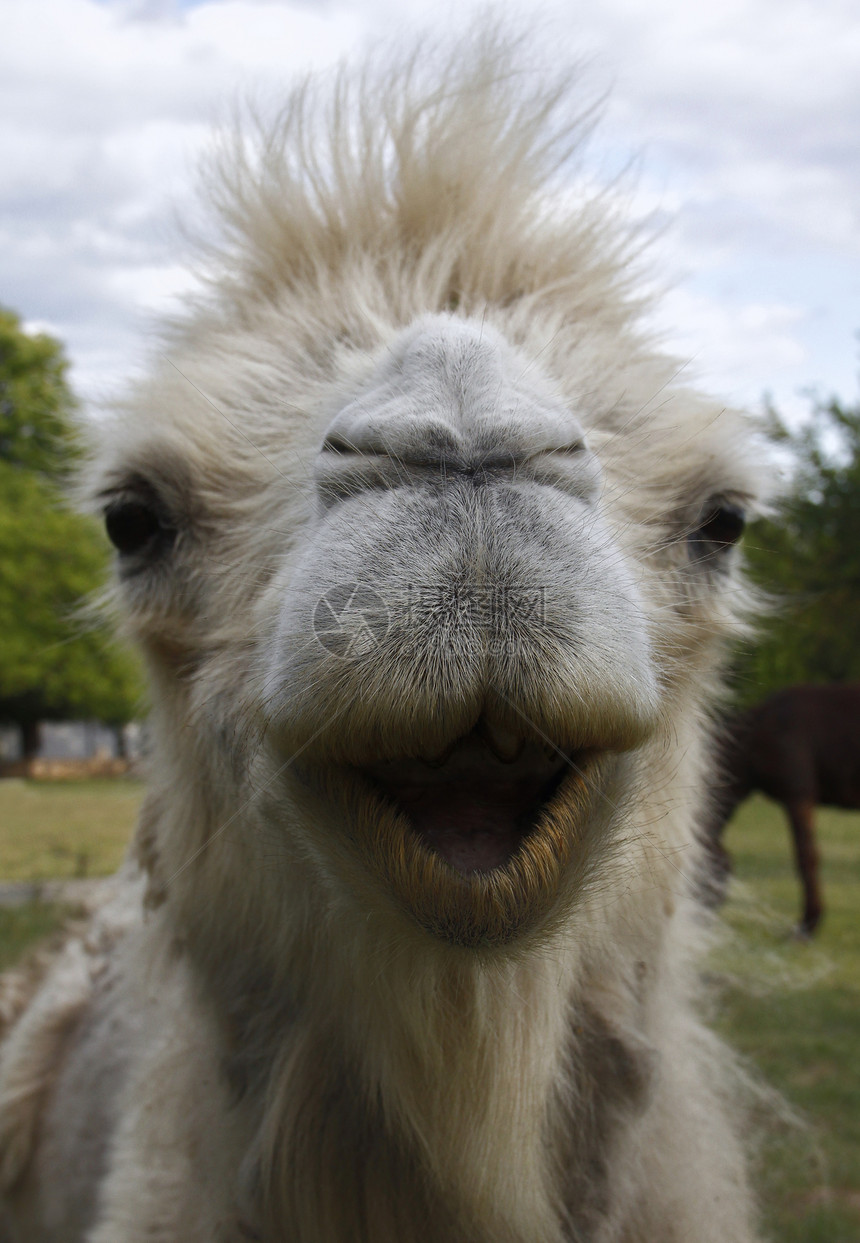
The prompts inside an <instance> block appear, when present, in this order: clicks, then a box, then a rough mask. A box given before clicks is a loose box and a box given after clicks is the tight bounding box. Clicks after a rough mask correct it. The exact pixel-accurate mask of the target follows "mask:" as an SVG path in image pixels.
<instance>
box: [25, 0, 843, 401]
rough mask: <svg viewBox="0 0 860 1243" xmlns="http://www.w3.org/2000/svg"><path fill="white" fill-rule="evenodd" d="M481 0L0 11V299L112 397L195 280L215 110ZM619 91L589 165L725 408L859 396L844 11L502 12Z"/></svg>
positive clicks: (128, 4)
mask: <svg viewBox="0 0 860 1243" xmlns="http://www.w3.org/2000/svg"><path fill="white" fill-rule="evenodd" d="M479 7H484V6H479V5H478V4H477V3H473V0H458V3H456V4H455V5H452V6H451V7H450V9H448V8H446V0H442V3H440V2H439V0H398V2H397V3H394V2H393V0H319V2H315V0H0V29H2V31H3V38H2V42H0V101H2V106H0V169H2V175H0V303H3V304H6V305H8V306H11V307H13V308H14V309H15V310H17V311H18V312H19V313H20V314H21V315H22V317H23V318H24V320H25V322H27V323H28V324H30V325H33V326H35V327H43V328H47V329H49V330H50V331H51V332H53V333H55V334H56V335H58V336H59V337H61V338H62V339H63V340H64V341H65V342H66V344H67V347H68V350H69V353H70V356H71V358H72V362H73V380H74V383H75V385H76V387H77V389H78V391H79V392H80V393H81V394H82V395H83V396H84V397H85V399H86V400H87V401H89V402H91V403H93V404H95V403H98V402H102V401H105V400H109V398H110V394H111V392H112V391H115V389H116V387H117V386H118V385H120V384H121V383H122V381H123V378H124V377H125V376H127V375H129V374H130V373H131V372H133V371H134V369H135V368H136V367H137V366H139V365H140V362H141V359H142V357H143V348H144V347H143V342H144V341H145V340H146V333H147V330H148V327H149V326H150V325H151V324H152V322H153V319H154V317H157V315H158V314H159V312H161V311H164V310H165V309H170V307H171V305H172V304H174V303H175V299H176V297H177V296H178V295H179V294H180V293H181V292H182V290H183V289H185V288H188V284H189V276H188V274H187V271H186V269H185V266H184V255H183V246H182V244H181V242H180V240H179V236H178V234H177V232H176V230H175V227H174V214H173V213H174V209H175V207H176V205H177V204H178V205H179V208H180V211H181V207H182V204H183V202H187V201H188V199H189V194H190V186H191V184H192V179H191V168H192V166H193V163H194V160H195V158H196V157H197V156H198V155H199V153H200V152H201V151H202V150H203V148H204V146H205V144H206V141H207V135H208V134H209V132H210V127H211V122H212V120H213V118H215V117H217V116H218V115H219V114H222V115H223V113H224V111H225V106H227V105H229V103H230V101H231V100H233V99H234V98H235V97H236V96H237V95H239V94H243V93H245V92H248V91H252V92H255V93H262V94H263V95H264V96H267V97H270V98H271V97H272V96H276V94H277V92H278V91H279V90H283V87H284V84H285V82H288V81H289V80H290V78H291V77H292V76H294V75H295V74H296V73H297V72H301V71H303V70H306V69H307V68H309V67H312V66H324V65H327V64H330V63H332V62H334V61H337V60H340V59H341V58H344V57H347V58H348V57H353V56H356V55H357V54H358V53H359V52H360V50H361V49H362V48H363V47H364V46H365V45H367V44H368V43H373V42H374V41H376V40H378V39H379V38H381V37H388V36H390V35H391V34H392V32H393V31H401V32H408V31H409V30H410V29H413V28H416V29H425V28H427V27H428V26H429V27H430V28H432V29H439V28H440V26H441V25H444V23H445V21H446V20H448V19H447V18H446V14H447V13H453V14H455V15H456V16H455V18H453V19H450V20H453V21H455V23H456V24H462V21H463V20H464V15H466V16H468V12H469V10H470V9H477V8H479ZM507 10H508V11H509V12H511V13H512V14H513V15H514V16H516V15H517V14H518V13H520V12H521V13H522V14H525V15H528V18H527V20H529V21H531V20H533V17H534V14H535V13H536V12H538V11H539V12H541V13H542V14H544V15H545V18H546V21H547V22H548V23H549V25H548V29H550V30H551V32H552V35H551V37H552V40H553V45H554V46H557V47H558V54H559V57H560V58H562V57H567V58H569V59H572V58H573V57H575V56H577V55H582V54H583V53H585V54H586V55H587V56H588V58H589V63H590V69H589V74H590V81H591V83H592V89H596V90H602V89H603V88H606V87H609V88H611V93H610V99H609V103H608V106H607V110H606V116H605V119H604V122H603V125H602V127H601V129H600V130H599V132H598V135H597V137H596V138H595V139H594V141H593V149H592V151H593V165H594V168H595V169H596V170H598V173H599V174H600V173H612V172H614V171H617V170H618V169H619V168H621V167H626V166H629V167H631V168H632V169H633V170H634V171H633V174H632V177H633V183H632V192H633V203H632V209H633V210H634V211H635V212H637V213H642V214H648V215H649V216H650V218H652V219H654V220H655V221H656V222H657V223H658V224H659V225H660V237H659V241H658V242H657V243H656V246H655V251H654V255H655V260H656V270H657V271H659V273H660V275H661V278H662V276H663V275H665V277H666V279H667V282H669V283H670V284H671V288H670V290H669V292H668V293H667V294H666V296H665V297H664V298H663V300H662V304H661V309H660V312H659V323H660V326H661V327H663V328H664V329H665V332H666V340H667V344H668V345H669V347H670V348H671V349H672V350H673V351H674V352H676V353H678V354H679V355H680V356H681V357H683V359H684V360H686V361H687V362H688V364H689V372H690V374H691V375H692V376H694V377H696V378H697V379H698V380H699V382H701V383H703V384H705V385H706V386H707V387H709V388H711V389H712V390H713V391H715V392H718V393H720V394H722V395H723V396H724V397H725V398H727V399H729V400H732V401H741V402H746V403H752V404H757V403H758V401H759V400H760V398H761V395H762V393H763V392H765V391H769V392H770V393H772V394H773V395H774V397H775V398H776V400H777V402H778V404H779V405H780V406H781V408H782V409H784V410H785V411H786V412H788V413H797V414H798V415H799V414H800V413H801V412H802V411H803V410H804V409H805V408H806V404H807V403H806V401H805V399H804V398H803V396H802V394H803V392H804V391H805V390H808V389H810V388H817V389H818V390H820V391H821V392H823V393H831V392H835V393H838V394H840V395H841V396H842V397H843V398H846V399H848V400H853V399H854V397H855V396H856V393H857V369H858V341H857V337H856V332H857V330H858V329H860V263H858V260H860V228H858V223H860V221H858V214H860V149H859V148H860V86H858V82H860V14H858V10H857V6H856V0H779V2H777V0H720V3H719V4H718V5H717V4H716V3H712V4H711V5H708V4H705V3H701V4H694V3H692V2H691V0H647V3H646V2H645V0H590V2H589V3H588V4H585V3H571V2H570V0H566V2H562V0H546V2H544V3H542V4H540V5H539V6H536V5H535V4H533V3H528V2H527V0H513V2H509V3H508V5H507Z"/></svg>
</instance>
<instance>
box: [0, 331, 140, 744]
mask: <svg viewBox="0 0 860 1243" xmlns="http://www.w3.org/2000/svg"><path fill="white" fill-rule="evenodd" d="M66 369H67V364H66V361H65V358H64V356H63V351H62V347H61V346H60V345H59V343H58V342H57V341H54V340H53V339H52V338H50V337H47V336H44V335H40V336H30V335H28V334H27V333H25V332H24V331H22V330H21V327H20V324H19V322H18V319H17V317H16V316H15V315H14V314H12V313H11V312H9V311H2V310H0V720H6V721H10V722H14V723H15V724H18V725H19V726H21V728H22V730H23V732H24V739H25V750H27V751H32V749H33V748H34V746H35V744H36V741H37V734H36V725H37V723H38V721H40V720H43V719H53V720H62V719H66V720H68V719H74V718H97V719H100V720H102V721H104V722H105V723H107V724H111V725H117V726H118V725H121V724H123V723H124V722H126V721H128V720H129V719H130V718H131V717H132V715H133V714H134V712H135V710H136V708H137V706H138V703H139V697H140V693H141V680H140V674H139V669H138V665H137V661H136V659H135V658H134V657H133V656H132V655H131V654H130V653H129V652H128V651H126V650H125V649H124V648H122V647H121V646H119V644H117V643H116V641H114V640H113V639H112V638H111V637H110V636H109V635H108V634H107V633H106V632H105V629H104V627H103V626H100V625H99V624H98V623H94V622H93V621H92V620H87V621H85V620H84V619H83V603H84V602H85V601H86V599H87V597H88V596H90V595H91V594H92V593H93V592H95V591H96V590H97V589H98V588H99V586H100V585H101V584H102V583H103V581H104V579H105V574H106V567H107V562H108V556H109V546H108V542H107V539H106V538H105V536H104V534H103V533H102V531H101V529H100V527H99V525H98V524H97V523H96V522H94V521H93V520H92V519H90V518H87V517H83V516H81V515H79V514H76V513H74V512H72V511H71V510H70V509H69V508H68V507H67V506H66V505H65V504H64V502H63V498H62V494H61V490H60V487H59V482H60V480H61V479H62V477H63V475H64V473H65V471H66V469H67V467H68V465H69V463H70V461H71V460H72V459H73V457H74V453H75V451H74V437H73V434H72V413H73V410H74V400H73V397H72V394H71V392H70V390H69V387H68V384H67V382H66V378H65V375H66Z"/></svg>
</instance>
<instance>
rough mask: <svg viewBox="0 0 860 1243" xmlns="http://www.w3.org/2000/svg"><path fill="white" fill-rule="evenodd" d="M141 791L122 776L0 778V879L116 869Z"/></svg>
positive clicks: (102, 873) (103, 872)
mask: <svg viewBox="0 0 860 1243" xmlns="http://www.w3.org/2000/svg"><path fill="white" fill-rule="evenodd" d="M141 792H142V787H141V784H140V782H138V781H134V780H132V779H130V778H125V777H122V778H119V779H116V778H114V779H103V780H98V781H23V780H15V779H12V780H7V781H0V880H32V881H38V880H53V879H55V878H58V877H69V876H107V875H109V874H110V873H111V872H114V871H116V869H117V867H118V866H119V864H120V862H121V860H122V857H123V854H124V852H125V848H126V845H127V844H128V840H129V837H130V836H131V831H132V828H133V827H134V821H135V817H136V815H137V809H138V806H139V804H140V797H141Z"/></svg>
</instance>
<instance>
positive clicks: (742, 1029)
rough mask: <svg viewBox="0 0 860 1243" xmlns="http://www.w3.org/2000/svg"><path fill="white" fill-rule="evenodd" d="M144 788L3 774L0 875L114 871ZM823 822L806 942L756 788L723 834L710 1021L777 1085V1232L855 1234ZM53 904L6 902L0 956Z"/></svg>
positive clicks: (850, 1038)
mask: <svg viewBox="0 0 860 1243" xmlns="http://www.w3.org/2000/svg"><path fill="white" fill-rule="evenodd" d="M140 793H141V790H140V786H139V785H137V784H136V783H134V782H131V781H125V780H121V781H88V782H80V783H66V784H63V783H56V784H49V783H42V784H35V783H29V782H18V781H15V782H0V879H5V880H12V879H14V880H44V879H48V878H52V877H58V876H74V875H90V876H96V875H102V874H105V873H108V872H111V871H113V870H114V868H115V867H116V866H117V864H118V863H119V861H120V859H121V858H122V854H123V851H124V849H125V845H126V842H127V840H128V836H129V833H130V831H131V828H132V825H133V823H134V817H135V813H136V810H137V806H138V803H139V800H140ZM819 833H820V839H821V846H822V852H823V856H824V869H823V876H824V896H825V902H826V904H827V912H826V916H825V920H824V923H823V925H822V928H821V931H820V934H819V936H818V937H817V939H816V940H815V942H814V943H812V944H805V943H802V942H798V941H796V940H793V939H792V937H791V930H792V928H793V925H794V923H795V922H796V920H797V917H798V913H799V910H800V891H799V887H798V884H797V881H796V878H795V876H794V872H793V868H792V863H791V853H790V842H789V836H788V830H787V828H786V826H785V823H784V820H783V817H782V814H781V812H780V811H779V810H778V809H777V808H775V807H773V806H772V805H771V804H768V803H767V802H765V801H764V800H763V799H762V800H758V799H753V800H750V802H748V803H747V804H745V805H744V807H742V808H741V810H740V812H739V814H738V816H737V817H736V818H735V820H734V821H733V823H732V825H731V826H730V828H729V831H728V834H727V837H726V845H727V846H728V847H729V849H730V851H731V852H732V855H733V857H734V860H735V871H736V879H735V880H734V881H733V883H732V891H731V895H730V900H729V902H728V904H727V907H726V917H727V924H728V929H729V932H728V936H727V938H726V941H725V944H724V945H723V946H721V948H720V949H719V951H718V952H717V953H716V954H715V956H714V961H713V963H712V972H711V975H712V977H713V980H714V1015H715V1022H716V1025H717V1026H718V1027H719V1028H720V1029H721V1031H722V1032H723V1033H724V1034H725V1035H726V1037H727V1038H728V1039H729V1040H730V1041H731V1043H732V1044H733V1045H734V1046H735V1048H737V1049H738V1050H740V1052H741V1053H742V1054H743V1056H744V1057H745V1059H746V1060H747V1062H748V1065H749V1067H750V1068H751V1070H752V1071H753V1072H754V1074H755V1075H756V1076H758V1077H760V1078H762V1079H763V1081H766V1082H767V1083H769V1084H771V1085H772V1086H773V1087H774V1088H776V1089H777V1091H778V1093H780V1094H781V1096H776V1095H775V1094H774V1096H773V1097H772V1098H771V1099H768V1098H767V1096H766V1095H765V1096H764V1097H763V1100H762V1104H761V1106H760V1108H759V1109H758V1110H757V1115H758V1119H757V1121H758V1131H757V1139H756V1143H755V1147H756V1149H757V1152H758V1166H759V1168H758V1171H757V1174H758V1181H759V1185H760V1187H761V1189H762V1195H763V1199H764V1205H765V1216H766V1227H767V1232H768V1237H769V1238H770V1239H772V1240H774V1241H778V1243H858V1240H860V815H855V814H847V813H839V812H832V811H821V812H820V814H819ZM60 915H61V912H59V911H57V910H56V909H54V908H49V907H44V906H39V905H30V906H25V907H20V908H15V909H6V910H4V909H2V908H0V967H2V966H5V965H7V964H8V963H9V962H11V961H14V958H15V957H16V956H17V955H18V954H19V953H20V952H21V950H22V949H23V948H24V946H25V945H26V944H28V943H30V942H32V941H33V940H35V939H37V938H39V937H41V936H44V935H46V934H48V933H49V932H51V931H52V930H53V928H54V927H55V926H56V923H57V921H58V919H59V918H60ZM783 1102H785V1103H783ZM655 1243H657V1241H655ZM727 1243H730V1241H727Z"/></svg>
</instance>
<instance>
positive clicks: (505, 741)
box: [480, 720, 525, 764]
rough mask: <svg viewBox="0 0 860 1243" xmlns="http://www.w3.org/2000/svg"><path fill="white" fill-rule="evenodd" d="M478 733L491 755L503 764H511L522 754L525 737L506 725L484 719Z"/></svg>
mask: <svg viewBox="0 0 860 1243" xmlns="http://www.w3.org/2000/svg"><path fill="white" fill-rule="evenodd" d="M480 733H481V736H482V738H483V739H484V741H485V742H486V744H487V746H488V747H489V748H490V750H491V751H492V753H493V755H495V757H496V759H498V760H501V761H502V763H503V764H513V762H514V761H515V760H518V759H519V758H520V756H521V755H522V751H523V747H524V746H525V739H524V738H523V737H522V735H521V734H517V733H515V732H514V730H512V729H509V728H507V726H504V725H499V724H498V723H497V722H494V721H487V720H484V721H482V722H481V728H480Z"/></svg>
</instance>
